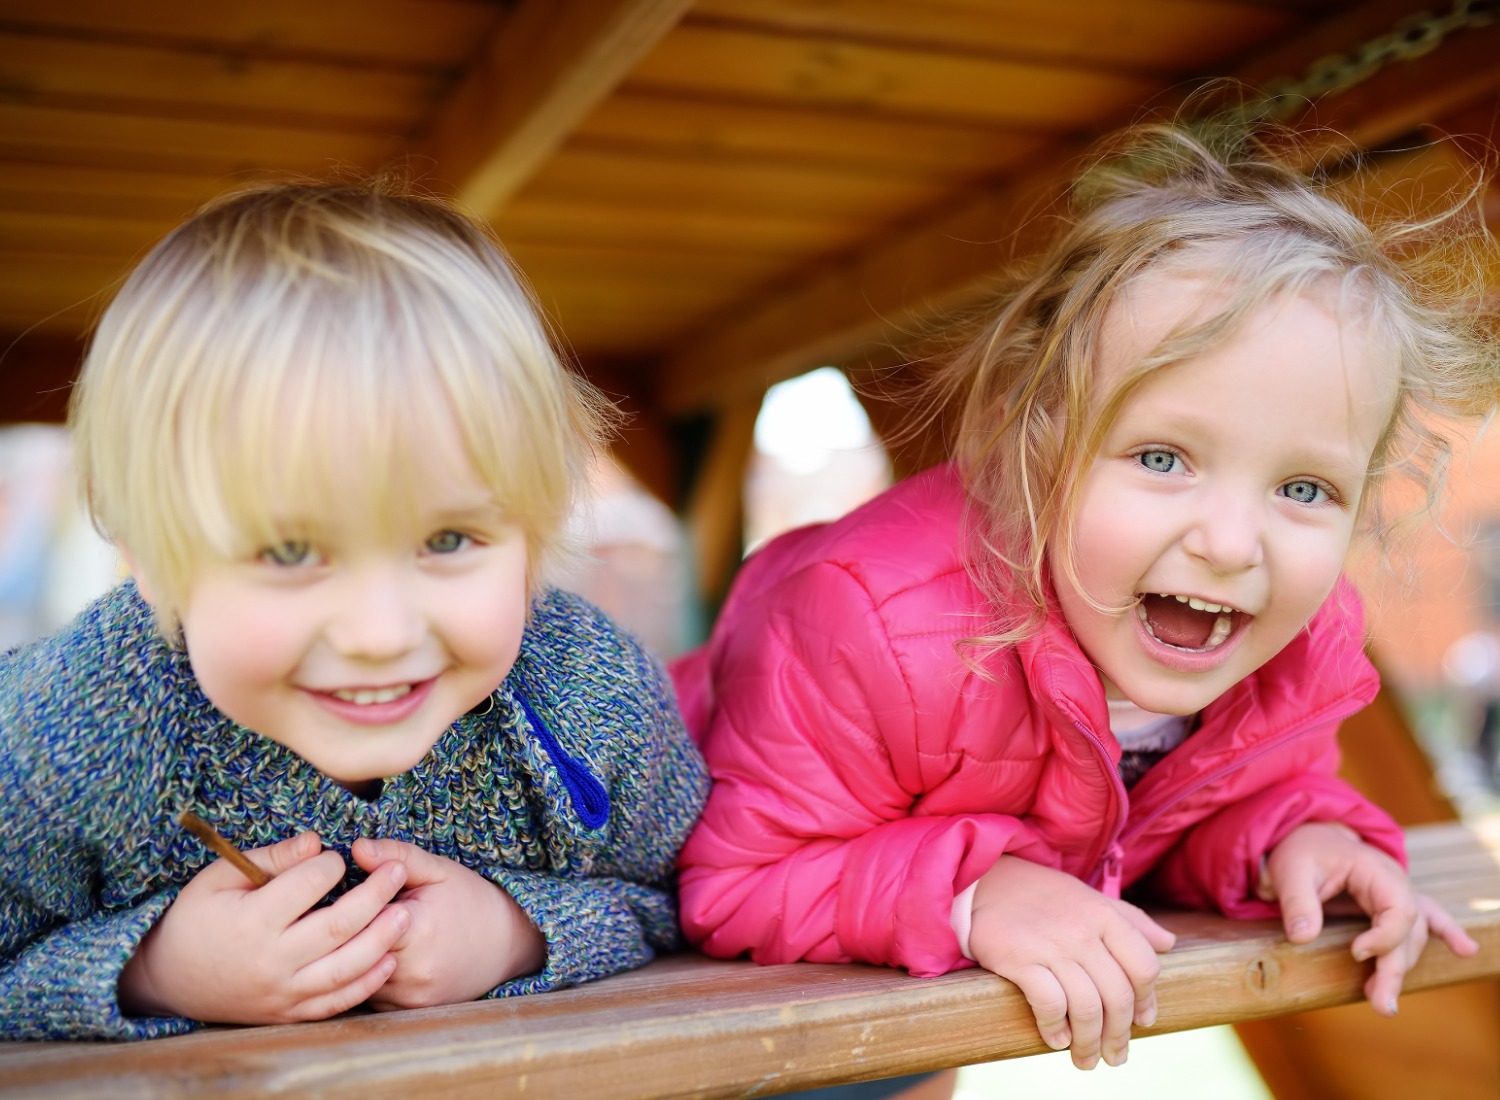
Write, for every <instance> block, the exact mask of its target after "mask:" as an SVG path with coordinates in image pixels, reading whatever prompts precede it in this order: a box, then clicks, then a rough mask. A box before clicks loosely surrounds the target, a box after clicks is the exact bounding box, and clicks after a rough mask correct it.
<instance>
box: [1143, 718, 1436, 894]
mask: <svg viewBox="0 0 1500 1100" xmlns="http://www.w3.org/2000/svg"><path fill="white" fill-rule="evenodd" d="M1336 732H1337V727H1336V726H1330V727H1327V728H1324V729H1322V730H1320V731H1317V732H1315V733H1314V734H1312V735H1310V736H1314V737H1321V745H1320V749H1321V751H1320V752H1319V754H1318V756H1317V758H1316V759H1315V760H1314V761H1313V764H1312V766H1311V767H1309V768H1308V769H1307V770H1306V771H1304V772H1303V773H1302V774H1299V775H1295V776H1291V777H1288V778H1285V779H1282V780H1281V781H1279V782H1276V783H1273V784H1271V785H1268V786H1266V787H1264V788H1262V789H1261V790H1258V791H1256V792H1254V793H1253V794H1251V795H1249V796H1247V797H1245V798H1242V799H1240V800H1238V801H1236V802H1233V803H1230V804H1229V805H1227V806H1225V807H1224V808H1222V809H1220V810H1219V811H1217V812H1216V813H1214V814H1212V815H1210V816H1209V817H1207V818H1205V819H1204V820H1203V821H1201V822H1199V823H1198V824H1197V825H1195V826H1194V827H1193V828H1192V829H1190V830H1189V831H1188V833H1187V834H1186V836H1185V837H1184V838H1183V840H1182V842H1181V843H1180V844H1178V845H1177V847H1176V848H1174V849H1173V850H1172V851H1171V852H1169V853H1168V855H1167V856H1166V858H1164V859H1163V860H1162V862H1161V864H1160V865H1159V867H1158V868H1157V870H1156V872H1155V876H1154V878H1153V887H1154V889H1155V890H1156V891H1157V892H1158V893H1159V894H1160V895H1162V896H1163V897H1164V898H1165V899H1166V900H1169V901H1172V902H1174V903H1177V904H1182V905H1186V906H1190V907H1193V908H1198V909H1206V908H1213V909H1218V910H1219V911H1220V912H1222V913H1224V914H1225V915H1226V916H1229V917H1233V918H1236V919H1240V920H1260V919H1274V918H1277V917H1279V916H1280V915H1281V910H1280V907H1279V906H1277V905H1276V903H1275V902H1265V901H1261V900H1260V899H1259V898H1258V897H1256V895H1255V886H1256V883H1257V882H1258V880H1259V878H1260V868H1261V863H1262V860H1263V859H1265V858H1266V857H1267V856H1269V854H1270V852H1271V850H1272V849H1274V848H1275V847H1276V845H1277V844H1279V843H1281V841H1282V840H1283V839H1285V837H1286V836H1287V834H1288V833H1290V832H1292V830H1294V829H1296V828H1297V827H1298V826H1299V825H1305V824H1308V823H1309V822H1315V821H1331V822H1338V823H1339V824H1341V825H1346V826H1348V827H1349V828H1351V829H1353V830H1354V831H1355V832H1357V833H1358V834H1359V835H1360V837H1361V839H1363V840H1364V842H1365V843H1366V844H1369V845H1371V846H1372V847H1375V848H1379V849H1380V850H1381V851H1383V852H1385V853H1386V854H1387V855H1390V856H1391V857H1392V858H1394V859H1395V860H1397V861H1398V862H1399V863H1401V865H1402V866H1405V865H1406V849H1405V842H1404V837H1403V834H1402V832H1401V828H1400V826H1398V825H1397V824H1396V823H1395V822H1394V821H1392V820H1391V818H1390V816H1389V815H1388V814H1386V813H1385V812H1384V811H1383V810H1381V809H1379V808H1378V807H1376V806H1375V805H1374V804H1372V803H1371V802H1370V801H1369V800H1368V799H1366V798H1365V797H1364V796H1363V795H1361V794H1360V793H1359V792H1358V791H1356V790H1355V789H1354V788H1353V787H1351V786H1350V785H1349V784H1348V783H1346V782H1345V781H1344V780H1342V779H1340V778H1339V777H1338V776H1337V775H1336V774H1335V772H1336V771H1337V769H1338V762H1339V753H1338V743H1337V740H1336V736H1335V735H1336Z"/></svg>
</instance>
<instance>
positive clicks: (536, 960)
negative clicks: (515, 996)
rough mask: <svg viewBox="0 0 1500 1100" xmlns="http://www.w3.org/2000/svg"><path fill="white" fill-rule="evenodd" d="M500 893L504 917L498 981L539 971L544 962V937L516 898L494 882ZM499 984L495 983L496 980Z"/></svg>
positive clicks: (545, 938) (545, 957)
mask: <svg viewBox="0 0 1500 1100" xmlns="http://www.w3.org/2000/svg"><path fill="white" fill-rule="evenodd" d="M495 890H496V892H497V893H498V894H499V895H500V899H501V901H500V903H501V906H502V907H503V909H504V913H505V919H504V923H503V924H502V926H501V927H503V928H504V929H505V943H506V948H507V950H506V952H505V972H504V973H503V974H502V975H501V977H500V981H501V982H508V981H511V980H512V979H515V978H520V977H524V976H526V975H528V974H537V973H540V972H541V970H542V968H543V967H544V966H546V964H547V937H546V936H544V935H543V934H542V930H541V929H540V928H538V927H537V926H536V924H535V923H533V921H532V919H531V917H530V916H529V915H528V914H527V912H526V910H525V909H522V908H521V904H520V902H518V901H516V899H515V898H513V897H511V896H510V894H509V893H507V892H506V891H505V890H504V889H503V888H502V887H500V886H498V885H497V886H495ZM497 984H499V983H497Z"/></svg>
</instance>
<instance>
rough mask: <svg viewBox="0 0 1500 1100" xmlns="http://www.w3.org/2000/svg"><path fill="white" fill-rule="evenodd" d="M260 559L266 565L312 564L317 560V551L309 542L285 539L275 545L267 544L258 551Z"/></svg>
mask: <svg viewBox="0 0 1500 1100" xmlns="http://www.w3.org/2000/svg"><path fill="white" fill-rule="evenodd" d="M260 560H261V561H263V562H265V563H266V564H268V565H286V566H292V565H312V564H313V563H314V562H316V561H317V560H318V553H317V551H316V550H314V549H313V548H312V543H310V542H306V541H304V540H302V539H287V541H286V542H278V543H277V544H276V545H275V546H267V547H266V548H265V549H264V550H262V551H261V552H260Z"/></svg>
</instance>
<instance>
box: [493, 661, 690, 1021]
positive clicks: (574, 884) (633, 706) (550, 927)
mask: <svg viewBox="0 0 1500 1100" xmlns="http://www.w3.org/2000/svg"><path fill="white" fill-rule="evenodd" d="M627 650H628V658H627V659H628V660H629V661H630V662H631V667H630V668H629V670H628V673H627V675H625V676H624V677H622V678H621V679H622V680H623V681H624V682H626V683H628V685H629V688H628V690H627V691H626V692H625V694H624V696H623V697H621V696H616V697H615V698H614V699H612V700H611V699H605V698H600V699H599V700H598V701H599V703H600V704H601V705H600V707H599V713H602V714H605V715H610V716H612V719H611V720H612V721H614V722H617V723H620V725H618V726H612V725H611V724H610V721H609V720H607V721H602V722H600V721H595V722H594V723H592V724H591V729H590V732H589V737H590V746H589V748H588V750H587V754H588V755H590V756H592V757H593V758H594V760H595V764H594V766H592V767H588V771H589V773H590V774H591V775H592V774H593V773H595V772H596V771H597V772H600V773H604V774H608V775H610V776H612V777H613V778H611V779H608V780H606V781H605V782H604V783H602V784H600V785H599V787H598V790H599V792H600V793H601V794H603V795H604V797H607V799H608V815H607V821H606V822H605V823H604V824H603V825H601V826H600V827H599V834H598V842H597V843H596V844H595V845H593V846H592V847H591V848H590V849H589V854H588V855H587V856H586V857H584V858H582V859H580V860H577V861H565V862H566V863H567V865H565V866H559V867H557V868H556V869H555V870H548V871H540V870H527V869H518V868H516V867H513V866H510V867H507V866H496V867H491V868H488V869H484V871H483V873H484V874H486V876H487V877H489V878H490V879H491V881H493V882H495V883H496V884H497V885H499V886H500V887H501V888H502V889H504V890H505V891H506V892H507V893H509V894H510V895H511V897H513V898H514V899H515V900H516V902H517V903H518V904H519V905H520V906H521V908H522V909H523V910H524V911H525V912H526V914H527V916H529V917H530V918H531V920H532V923H534V924H535V925H536V926H537V927H538V928H539V929H540V930H541V932H542V934H543V936H544V937H545V939H546V942H547V959H546V963H545V964H544V966H543V968H542V970H541V971H540V972H539V973H536V974H530V975H524V976H522V977H519V978H516V979H513V980H511V981H509V982H506V983H503V984H502V985H500V986H498V987H497V988H496V989H495V990H493V991H492V992H491V996H511V995H516V994H524V993H540V992H544V991H547V990H552V989H559V988H562V987H565V986H570V985H576V984H578V983H580V982H585V981H590V980H592V979H594V978H600V977H605V976H607V975H609V974H613V973H616V972H619V971H622V970H629V969H632V968H634V967H638V966H641V965H643V964H645V963H646V962H649V961H650V960H651V959H652V958H653V957H654V955H655V954H656V953H657V952H658V951H670V950H674V949H676V948H679V947H681V945H682V937H681V931H680V929H679V925H678V919H677V882H676V877H677V876H676V859H677V853H678V851H679V850H680V848H681V847H682V843H683V841H684V840H685V839H686V837H687V834H688V831H689V830H690V829H691V828H692V826H693V823H694V822H695V821H696V820H697V817H698V813H699V811H700V809H701V808H702V806H703V800H704V798H705V796H706V795H707V792H708V773H707V769H706V768H705V766H704V763H703V758H702V756H701V755H700V754H699V752H698V749H697V747H696V746H695V745H694V744H693V742H692V740H691V739H690V738H689V737H688V734H687V730H686V729H685V728H684V727H683V724H682V719H681V717H680V716H679V715H678V713H677V707H676V703H675V700H674V698H673V695H672V690H671V685H670V682H669V681H668V680H667V678H666V675H665V673H664V672H663V671H662V669H661V668H660V666H659V665H658V664H657V663H656V662H655V661H654V660H653V659H652V658H651V656H650V655H649V654H647V653H646V652H645V651H644V650H643V649H640V648H639V647H638V645H637V644H636V643H635V642H634V641H629V642H628V644H627ZM532 749H533V751H543V752H546V751H549V750H547V749H540V750H538V749H537V746H535V745H534V744H533V745H532ZM550 752H551V753H560V750H559V748H558V746H557V745H556V744H554V745H553V746H552V749H551V750H550ZM571 752H572V753H574V754H576V755H577V756H578V757H580V758H581V757H583V756H584V755H585V753H584V751H582V750H581V749H580V748H579V747H578V746H576V745H575V746H573V748H572V750H571ZM601 760H602V761H608V762H607V763H604V764H599V763H598V761H601ZM552 763H553V765H554V767H553V768H548V769H547V771H548V774H550V775H556V774H557V771H556V768H555V765H556V764H557V763H559V761H558V760H557V759H555V758H554V759H553V760H552ZM568 765H569V766H571V767H575V768H577V767H587V765H584V764H583V761H582V760H581V759H574V758H573V757H572V756H569V757H568ZM595 782H597V780H592V779H591V780H590V781H589V783H590V784H592V783H595ZM589 789H590V790H593V789H594V788H593V787H592V786H590V787H589ZM545 797H546V798H547V799H548V800H549V802H551V803H552V804H553V805H554V806H555V805H557V804H558V803H559V802H562V801H565V800H566V801H572V802H574V803H575V804H576V802H577V800H578V799H579V798H580V797H581V795H580V792H579V790H578V789H577V785H576V784H575V788H574V789H571V790H548V791H546V792H545Z"/></svg>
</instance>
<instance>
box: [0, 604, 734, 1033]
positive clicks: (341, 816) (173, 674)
mask: <svg viewBox="0 0 1500 1100" xmlns="http://www.w3.org/2000/svg"><path fill="white" fill-rule="evenodd" d="M494 701H495V705H494V707H493V708H492V709H491V710H490V712H489V713H487V714H484V715H479V716H474V715H469V716H465V717H463V718H461V719H459V720H458V721H457V722H455V723H454V724H453V726H452V727H450V728H449V729H448V730H447V731H446V732H445V733H444V734H443V735H442V736H441V737H440V738H439V739H438V742H437V744H436V745H434V746H433V748H432V750H431V751H430V752H429V753H428V755H427V757H426V758H425V759H424V760H423V761H422V762H421V763H420V764H418V765H417V766H416V767H415V768H413V769H412V770H411V771H409V772H406V773H404V774H402V775H398V776H394V777H392V778H390V779H388V780H387V781H386V782H385V783H384V785H383V789H382V790H381V792H380V795H379V797H377V798H375V799H374V800H373V801H368V802H367V801H364V800H361V799H360V798H358V797H356V796H354V795H353V794H351V793H349V792H348V791H346V790H345V789H344V788H342V787H340V786H339V785H338V784H336V783H334V782H333V781H332V780H330V779H328V778H327V777H326V776H324V775H322V774H321V773H320V772H318V771H317V770H316V769H315V768H313V767H312V766H311V765H310V764H308V763H306V762H305V761H304V760H302V759H301V758H300V757H298V756H297V755H295V754H294V753H292V752H290V751H289V750H287V749H285V748H284V747H282V746H281V745H279V744H277V743H276V742H274V741H271V740H269V739H267V738H264V737H261V736H259V735H257V734H255V733H252V732H251V731H249V730H247V729H245V728H243V727H241V726H238V725H236V724H235V723H234V722H232V721H230V720H229V719H228V718H226V717H225V716H224V715H223V714H221V713H220V712H219V711H218V710H217V709H215V707H214V706H213V704H211V703H210V702H209V701H208V699H207V698H206V697H205V696H204V695H203V693H202V691H201V690H200V689H199V687H198V684H197V682H196V681H195V679H194V678H193V674H192V670H191V668H190V666H189V664H188V661H187V657H186V655H185V654H183V653H182V652H181V651H179V650H174V649H172V648H171V647H169V646H167V645H166V644H165V643H163V642H162V641H161V640H160V639H159V638H158V636H157V635H156V633H155V631H154V628H153V626H152V621H151V614H150V610H149V608H148V607H147V606H146V604H145V603H144V602H143V601H142V600H141V598H140V597H139V595H138V594H137V592H136V590H135V588H134V586H133V585H131V584H129V583H127V584H125V585H122V586H121V587H120V588H118V589H116V590H115V591H113V592H112V593H110V594H109V595H107V596H105V597H104V598H102V599H101V600H99V601H98V602H97V603H95V604H94V605H93V606H91V607H90V608H88V609H87V610H86V611H84V612H83V613H82V614H81V615H80V616H79V617H78V618H77V619H76V620H74V622H73V623H71V624H70V625H69V626H68V627H66V628H65V629H64V630H63V631H61V632H60V633H58V634H57V635H54V636H53V637H51V638H49V639H46V640H44V641H41V642H37V643H35V644H32V645H30V646H26V647H23V648H21V649H18V650H13V651H11V652H9V653H7V654H4V655H3V656H0V822H3V826H0V827H3V829H4V833H3V843H0V1029H3V1034H4V1037H5V1038H7V1039H27V1038H30V1039H59V1038H86V1037H98V1038H145V1037H151V1036H158V1035H168V1034H173V1033H176V1032H181V1031H186V1030H190V1029H191V1028H193V1027H194V1026H196V1025H195V1024H194V1022H193V1021H190V1020H184V1019H175V1018H167V1019H146V1018H132V1017H127V1016H125V1015H123V1014H122V1012H121V1010H120V1008H119V1005H118V1002H117V1000H116V993H115V987H116V984H117V982H118V980H119V976H120V971H121V969H122V968H123V966H124V965H125V963H126V961H127V960H128V959H129V958H130V956H131V954H132V953H133V952H134V950H135V948H136V946H137V945H138V944H139V943H140V941H141V938H142V937H143V936H144V935H145V934H146V932H147V931H148V930H149V929H150V928H151V926H152V924H153V922H155V921H156V920H157V919H158V918H159V917H160V916H161V914H162V912H163V911H164V910H165V909H166V908H167V906H168V905H170V904H171V902H172V899H173V898H174V897H175V896H176V893H177V891H178V890H179V889H181V887H182V886H183V885H184V884H185V883H186V882H187V881H188V880H189V879H190V878H191V877H192V876H193V875H194V874H196V873H197V872H198V871H199V870H200V869H201V868H203V867H204V866H205V865H206V864H207V863H209V862H210V860H212V859H213V858H214V857H213V856H212V855H211V854H210V853H209V852H207V851H206V850H205V849H204V848H203V846H202V845H201V844H200V843H199V842H198V840H197V839H196V838H194V837H193V836H192V835H191V834H189V833H187V832H185V831H184V830H183V829H181V828H180V827H178V826H177V825H176V824H175V817H176V815H177V813H178V812H179V811H180V810H183V809H192V810H194V811H195V812H197V813H198V814H199V815H200V816H202V817H204V818H205V819H207V820H208V821H210V822H212V823H213V824H214V825H216V826H217V827H218V829H219V831H220V832H222V833H223V834H224V835H225V836H226V837H227V838H228V839H229V840H230V841H231V842H232V843H234V844H235V845H237V846H238V847H241V848H254V847H260V846H262V845H266V844H271V843H274V842H275V841H278V840H283V839H285V838H287V837H290V836H293V835H295V834H297V833H299V832H302V831H303V830H305V829H314V830H316V831H317V832H318V833H319V835H320V836H321V837H322V838H323V842H324V844H325V845H326V846H328V847H330V848H335V849H337V850H338V851H339V852H341V853H342V854H343V856H344V858H345V859H346V860H349V849H350V847H351V846H352V844H353V843H354V841H355V839H356V838H358V837H361V836H378V837H392V838H395V839H398V840H404V841H408V842H410V843H412V844H416V845H418V846H420V847H422V848H425V849H427V850H428V851H430V852H434V853H436V854H438V855H441V856H446V857H448V858H449V859H453V860H456V861H457V862H459V863H462V864H464V865H465V866H466V867H469V868H471V869H473V870H475V871H478V872H479V873H481V874H483V875H485V876H486V877H487V878H489V879H490V880H492V881H493V882H495V883H497V884H498V885H499V886H501V887H502V888H504V889H505V890H506V891H508V892H509V893H510V894H511V895H512V896H513V897H514V898H515V899H516V901H517V902H519V903H520V905H521V907H522V908H523V909H524V910H525V911H526V912H527V914H528V915H529V916H530V917H531V919H532V920H533V921H534V922H535V923H536V925H537V926H538V927H539V928H540V929H541V930H542V932H543V934H544V935H545V937H546V940H547V962H546V966H545V968H544V969H543V970H542V971H541V972H540V973H538V974H533V975H529V976H526V977H522V978H518V979H516V980H514V981H511V982H508V983H506V984H504V985H502V986H500V987H499V988H498V989H496V990H494V992H493V994H492V995H496V996H504V995H510V994H520V993H534V992H540V991H543V990H549V989H556V988H558V987H560V986H566V985H570V984H574V983H577V982H582V981H587V980H588V979H590V978H597V977H600V976H602V975H605V974H610V973H614V972H616V971H619V970H625V969H628V968H631V967H634V966H639V965H640V964H642V963H644V962H645V961H647V960H648V959H650V958H651V957H652V954H653V952H654V951H655V950H660V949H669V948H671V947H673V946H675V945H676V944H677V942H678V932H677V924H676V906H675V898H674V896H673V893H672V891H673V885H674V879H673V860H674V857H675V855H676V852H677V849H678V847H679V845H680V844H681V843H682V841H683V839H684V838H685V837H686V835H687V832H688V830H689V828H690V827H691V826H692V823H693V821H694V819H695V818H696V816H697V813H698V811H699V809H700V807H701V805H702V802H703V798H704V796H705V794H706V791H707V782H708V781H707V778H706V776H705V772H704V768H703V763H702V760H701V759H700V757H699V756H698V753H697V751H696V749H695V748H694V747H693V745H692V743H691V742H690V741H689V740H688V737H687V735H686V733H685V732H684V730H683V727H682V723H681V720H680V719H679V717H678V715H677V712H676V709H675V706H674V701H673V697H672V694H671V689H670V688H669V687H668V685H667V680H666V678H665V676H664V675H663V674H662V672H661V670H660V668H659V667H658V666H657V665H656V664H655V662H654V661H653V660H652V659H651V658H650V657H649V656H648V655H647V654H646V653H645V652H644V651H643V650H642V649H641V648H640V646H639V645H638V644H637V643H636V642H635V641H634V640H633V639H631V638H630V637H629V636H628V635H627V634H625V633H624V632H623V631H621V630H620V629H619V628H617V627H616V626H614V625H613V624H612V623H611V622H610V621H609V620H608V619H607V618H606V617H605V616H604V615H603V614H602V613H601V612H599V611H598V610H597V609H595V608H593V607H591V606H590V605H589V604H587V603H585V602H584V601H583V600H580V599H579V598H577V597H576V596H571V595H568V594H565V593H562V592H557V591H551V592H548V593H546V594H544V595H543V596H542V597H541V598H539V599H538V601H537V602H536V604H535V605H534V606H533V609H532V615H531V620H530V622H529V624H528V626H527V629H526V633H525V636H524V638H523V641H522V645H521V654H520V657H519V658H518V660H517V661H516V664H515V667H514V668H513V669H512V670H511V673H510V675H509V676H507V677H506V679H505V682H504V683H503V684H501V685H500V687H499V688H498V689H497V691H496V693H495V695H494ZM349 866H350V867H351V868H352V870H351V873H350V875H349V878H348V879H347V880H346V882H345V883H344V886H343V887H342V888H341V889H347V888H348V887H349V886H350V885H352V884H353V883H354V882H356V881H358V879H359V878H360V877H361V874H360V872H359V871H358V869H357V868H354V865H353V863H352V861H350V862H349Z"/></svg>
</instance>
